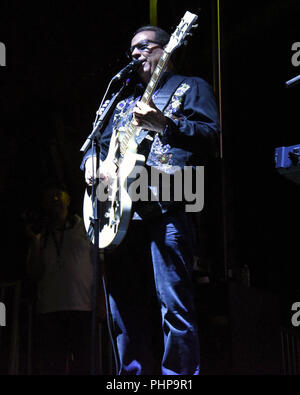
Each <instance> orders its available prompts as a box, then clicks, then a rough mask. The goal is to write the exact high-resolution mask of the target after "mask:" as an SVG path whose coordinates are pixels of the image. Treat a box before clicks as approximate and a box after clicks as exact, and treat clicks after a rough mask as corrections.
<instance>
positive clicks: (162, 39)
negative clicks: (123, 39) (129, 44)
mask: <svg viewBox="0 0 300 395" xmlns="http://www.w3.org/2000/svg"><path fill="white" fill-rule="evenodd" d="M146 31H152V32H155V41H157V42H158V44H160V45H161V46H162V47H164V46H165V45H166V44H168V42H169V41H170V34H169V33H167V32H166V31H165V30H163V29H161V28H160V27H158V26H153V25H145V26H142V27H140V28H139V29H137V30H136V31H135V32H134V33H133V37H134V36H135V35H136V34H138V33H141V32H146Z"/></svg>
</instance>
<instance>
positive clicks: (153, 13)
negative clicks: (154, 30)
mask: <svg viewBox="0 0 300 395" xmlns="http://www.w3.org/2000/svg"><path fill="white" fill-rule="evenodd" d="M150 25H153V26H157V0H150Z"/></svg>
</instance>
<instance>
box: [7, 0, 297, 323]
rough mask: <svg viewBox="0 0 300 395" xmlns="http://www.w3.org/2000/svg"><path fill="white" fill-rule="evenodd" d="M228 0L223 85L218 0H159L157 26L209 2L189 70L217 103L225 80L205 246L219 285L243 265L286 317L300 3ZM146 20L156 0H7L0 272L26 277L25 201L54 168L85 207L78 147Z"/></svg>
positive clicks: (292, 266)
mask: <svg viewBox="0 0 300 395" xmlns="http://www.w3.org/2000/svg"><path fill="white" fill-rule="evenodd" d="M220 3H221V6H220V18H221V77H222V79H221V86H220V85H219V84H218V79H217V63H216V53H217V52H216V45H217V39H216V37H217V34H216V33H217V28H216V2H214V1H208V0H203V1H201V0H195V1H187V0H186V1H184V2H173V1H158V25H159V26H161V27H162V28H164V29H166V30H167V31H169V32H170V33H172V32H173V31H174V30H175V28H176V26H177V25H178V23H179V21H180V18H181V17H182V16H183V14H184V12H185V11H186V10H189V11H191V12H194V13H196V14H198V15H199V27H198V29H197V30H196V31H195V33H194V36H193V37H192V39H191V40H190V42H189V44H188V46H187V47H185V49H184V51H183V55H181V65H182V70H183V72H184V73H186V74H190V75H198V76H200V77H202V78H204V79H206V80H207V81H208V82H209V83H210V84H212V86H213V87H214V90H215V93H216V97H217V100H218V102H219V94H220V91H221V99H222V100H221V102H219V104H220V103H221V108H220V110H221V115H222V118H221V119H222V128H223V130H222V144H223V158H222V159H220V160H218V161H216V163H215V165H214V168H213V170H212V171H211V174H210V173H208V175H209V176H210V178H209V181H211V183H212V184H213V187H208V189H207V191H206V202H205V212H204V217H205V216H206V217H205V218H206V219H205V221H204V222H205V225H206V227H207V229H208V236H202V237H204V238H207V240H206V241H207V246H208V247H207V251H208V252H206V253H205V254H207V255H206V256H205V259H207V260H208V266H209V271H210V274H211V279H212V281H213V282H215V283H216V284H218V283H222V284H223V283H226V282H227V281H228V280H229V281H231V280H232V281H238V278H239V270H240V268H241V267H242V266H243V265H244V264H247V265H248V266H249V268H250V273H251V285H252V286H253V287H254V288H255V289H257V290H259V291H263V292H267V293H270V294H272V295H273V294H274V295H276V296H277V297H278V300H279V305H280V320H281V322H282V323H287V322H289V320H290V306H291V303H293V302H295V301H297V298H298V299H299V296H300V295H299V284H298V283H299V278H300V277H299V272H300V271H299V266H300V265H299V260H298V255H299V253H298V245H299V237H298V235H299V231H298V226H299V223H300V222H299V186H298V185H297V184H295V183H292V182H291V181H289V180H287V179H285V178H284V177H283V176H281V175H279V174H278V172H277V170H276V169H275V163H274V150H275V148H276V147H280V146H289V145H295V144H298V143H300V141H299V140H300V135H299V130H298V114H299V105H298V103H299V96H300V85H297V86H295V87H293V88H291V89H286V88H285V85H284V82H285V81H287V80H288V79H290V78H292V77H294V76H296V75H298V74H300V66H299V67H298V68H297V67H295V66H293V65H292V63H291V57H292V55H293V52H292V50H291V47H292V44H293V43H294V42H297V41H300V36H299V33H300V31H299V30H300V29H299V17H300V4H299V1H297V0H273V1H270V0H267V1H263V2H259V1H251V2H239V1H221V2H220ZM200 9H201V11H200ZM148 23H149V2H148V1H146V0H145V1H143V0H136V1H127V2H117V3H116V2H112V1H110V2H105V1H101V2H89V1H88V2H87V1H73V2H69V1H64V2H58V1H46V2H43V3H40V4H38V3H34V2H33V3H31V2H26V4H25V3H21V2H17V1H14V0H11V1H2V2H1V4H0V41H1V42H3V43H4V44H5V45H6V51H7V52H6V56H7V65H6V67H1V68H0V117H1V118H0V128H1V144H0V147H1V154H0V160H1V164H0V169H1V178H0V188H1V207H0V210H1V217H2V236H1V240H2V248H1V253H2V259H1V276H2V279H4V280H11V279H19V278H22V276H24V262H25V256H26V247H27V242H26V237H25V236H24V231H23V220H22V213H24V211H26V210H27V209H28V208H34V207H35V206H36V205H38V203H39V191H40V188H41V185H42V184H43V183H44V181H45V180H47V179H50V178H52V177H56V178H58V179H61V180H63V181H64V182H66V183H67V184H68V185H69V188H70V190H71V194H72V199H73V205H74V208H75V209H76V211H77V212H79V213H81V204H82V197H83V192H84V178H83V174H82V172H81V171H80V169H79V165H80V162H81V153H80V151H79V150H80V147H81V146H82V144H83V142H84V141H85V138H86V137H87V136H88V134H89V133H90V132H91V128H92V122H93V121H94V118H95V112H96V110H97V109H98V107H99V104H100V101H101V99H102V97H103V95H104V92H105V89H106V87H107V84H108V82H109V80H110V78H111V77H112V76H113V75H115V74H116V73H117V72H118V71H119V70H120V69H121V68H122V67H124V66H125V65H126V63H127V60H126V58H125V55H124V52H125V50H126V49H127V48H128V46H129V43H130V39H131V35H132V32H133V31H134V30H135V29H137V28H138V27H140V26H141V25H144V24H148ZM228 273H231V274H230V277H228ZM298 295H299V296H298ZM209 308H210V307H208V309H209Z"/></svg>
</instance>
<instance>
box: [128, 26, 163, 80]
mask: <svg viewBox="0 0 300 395" xmlns="http://www.w3.org/2000/svg"><path fill="white" fill-rule="evenodd" d="M147 40H149V42H148V43H147ZM151 41H153V42H151ZM142 44H144V45H142ZM131 48H132V52H131V56H132V58H134V59H139V60H142V61H143V63H142V64H141V66H140V67H139V68H138V70H137V73H138V75H139V76H140V78H141V80H142V81H143V82H146V83H148V82H149V80H150V78H151V75H152V73H153V71H154V69H155V67H156V65H157V63H158V61H159V59H160V57H161V56H162V54H163V49H162V47H161V45H160V44H157V43H156V40H155V32H153V31H151V30H149V31H144V32H140V33H137V34H136V35H135V36H134V37H133V39H132V41H131Z"/></svg>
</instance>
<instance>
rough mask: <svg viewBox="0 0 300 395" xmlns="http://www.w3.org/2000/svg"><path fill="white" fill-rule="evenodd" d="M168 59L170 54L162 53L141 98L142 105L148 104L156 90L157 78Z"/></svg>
mask: <svg viewBox="0 0 300 395" xmlns="http://www.w3.org/2000/svg"><path fill="white" fill-rule="evenodd" d="M169 58H170V54H169V53H167V52H165V51H164V53H163V54H162V56H161V58H160V59H159V62H158V63H157V66H156V67H155V70H154V72H153V74H152V76H151V79H150V81H149V83H148V85H147V88H146V90H145V92H144V94H143V96H142V98H141V101H142V102H143V103H146V104H149V102H150V100H151V97H152V95H153V93H154V92H155V90H156V87H157V84H158V81H159V78H160V76H161V74H162V73H163V71H164V70H165V68H166V65H167V63H168V60H169Z"/></svg>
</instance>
